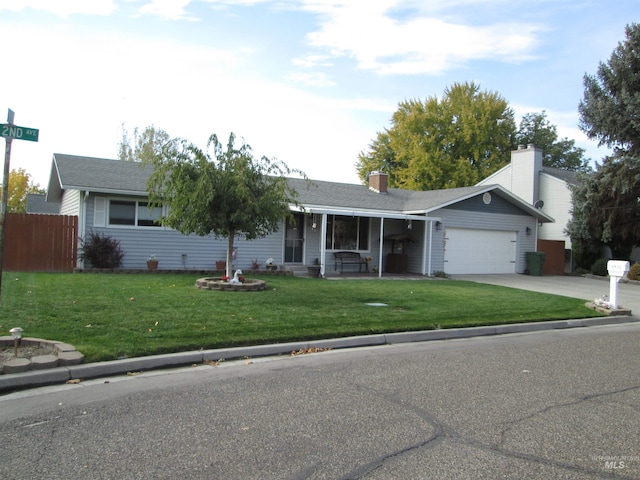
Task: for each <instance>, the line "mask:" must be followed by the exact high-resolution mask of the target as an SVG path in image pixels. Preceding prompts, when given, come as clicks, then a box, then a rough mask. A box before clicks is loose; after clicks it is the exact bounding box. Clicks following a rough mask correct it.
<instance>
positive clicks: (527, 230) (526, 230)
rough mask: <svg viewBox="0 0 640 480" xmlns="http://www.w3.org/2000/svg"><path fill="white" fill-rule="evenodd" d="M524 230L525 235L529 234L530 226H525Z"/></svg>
mask: <svg viewBox="0 0 640 480" xmlns="http://www.w3.org/2000/svg"><path fill="white" fill-rule="evenodd" d="M524 231H525V233H526V234H527V235H531V228H529V227H527V228H525V229H524Z"/></svg>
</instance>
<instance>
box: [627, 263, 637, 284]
mask: <svg viewBox="0 0 640 480" xmlns="http://www.w3.org/2000/svg"><path fill="white" fill-rule="evenodd" d="M627 278H628V279H629V280H636V281H640V263H636V264H635V265H632V266H631V270H629V273H627Z"/></svg>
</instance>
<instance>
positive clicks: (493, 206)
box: [447, 193, 528, 216]
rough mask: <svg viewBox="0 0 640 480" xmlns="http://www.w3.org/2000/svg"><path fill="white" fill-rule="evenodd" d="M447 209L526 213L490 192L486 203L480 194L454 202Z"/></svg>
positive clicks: (525, 214) (510, 213)
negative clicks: (488, 200)
mask: <svg viewBox="0 0 640 480" xmlns="http://www.w3.org/2000/svg"><path fill="white" fill-rule="evenodd" d="M447 210H466V211H469V212H478V213H487V212H490V213H501V214H506V215H524V216H528V214H527V213H526V212H525V211H523V210H522V209H520V208H518V207H517V206H515V205H514V204H513V203H511V202H508V201H507V200H505V199H504V198H502V197H500V196H498V195H496V194H494V193H491V203H489V204H486V203H484V201H483V200H482V195H477V196H475V197H472V198H469V199H467V200H464V201H462V202H458V203H455V204H453V205H450V206H448V207H447Z"/></svg>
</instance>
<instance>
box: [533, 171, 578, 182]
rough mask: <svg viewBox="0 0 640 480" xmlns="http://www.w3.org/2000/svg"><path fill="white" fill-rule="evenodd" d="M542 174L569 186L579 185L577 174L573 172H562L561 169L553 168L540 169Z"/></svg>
mask: <svg viewBox="0 0 640 480" xmlns="http://www.w3.org/2000/svg"><path fill="white" fill-rule="evenodd" d="M542 173H546V174H547V175H551V176H552V177H555V178H557V179H559V180H562V181H563V182H565V183H568V184H570V185H580V181H579V180H578V174H577V172H574V171H572V170H562V169H561V168H553V167H542Z"/></svg>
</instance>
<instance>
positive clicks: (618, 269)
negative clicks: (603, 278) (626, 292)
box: [607, 260, 631, 277]
mask: <svg viewBox="0 0 640 480" xmlns="http://www.w3.org/2000/svg"><path fill="white" fill-rule="evenodd" d="M630 268H631V265H629V262H625V261H624V260H609V261H608V262H607V270H608V271H609V276H610V277H624V276H625V275H626V274H627V272H628V271H629V269H630Z"/></svg>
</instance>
